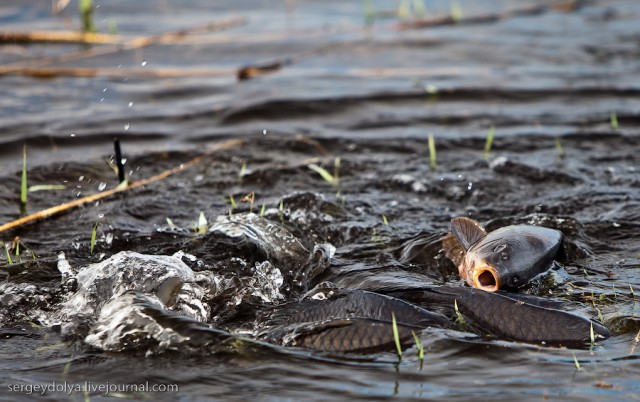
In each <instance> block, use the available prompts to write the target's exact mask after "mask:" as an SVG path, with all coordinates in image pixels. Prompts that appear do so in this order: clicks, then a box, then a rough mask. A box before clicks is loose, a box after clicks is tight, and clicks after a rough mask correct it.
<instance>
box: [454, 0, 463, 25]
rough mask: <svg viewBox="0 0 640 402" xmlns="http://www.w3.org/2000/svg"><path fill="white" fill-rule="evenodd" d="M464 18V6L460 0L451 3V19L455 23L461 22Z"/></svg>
mask: <svg viewBox="0 0 640 402" xmlns="http://www.w3.org/2000/svg"><path fill="white" fill-rule="evenodd" d="M462 18H463V13H462V6H461V5H460V2H459V1H458V0H452V1H451V19H452V20H453V22H460V21H461V20H462Z"/></svg>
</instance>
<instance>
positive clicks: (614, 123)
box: [609, 112, 618, 130]
mask: <svg viewBox="0 0 640 402" xmlns="http://www.w3.org/2000/svg"><path fill="white" fill-rule="evenodd" d="M609 124H611V128H612V129H614V130H617V129H618V115H616V112H611V117H610V118H609Z"/></svg>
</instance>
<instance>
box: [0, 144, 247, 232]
mask: <svg viewBox="0 0 640 402" xmlns="http://www.w3.org/2000/svg"><path fill="white" fill-rule="evenodd" d="M244 143H245V141H244V140H228V141H225V142H222V143H219V144H216V145H215V146H213V147H212V148H210V149H208V150H207V151H206V152H204V153H202V154H200V155H198V156H196V157H195V158H193V159H191V160H190V161H188V162H186V163H181V164H180V165H178V166H176V167H174V168H172V169H169V170H165V171H164V172H162V173H160V174H157V175H155V176H151V177H149V178H146V179H142V180H138V181H135V182H133V183H131V184H129V185H128V186H126V187H124V186H122V187H116V188H114V189H111V190H108V191H103V192H101V193H97V194H93V195H89V196H87V197H83V198H78V199H76V200H73V201H71V202H66V203H64V204H60V205H56V206H54V207H51V208H47V209H45V210H42V211H39V212H36V213H33V214H31V215H27V216H25V217H22V218H20V219H16V220H14V221H11V222H8V223H5V224H4V225H1V226H0V232H4V231H7V230H10V229H15V228H17V227H20V226H24V225H26V224H29V223H33V222H36V221H39V220H42V219H46V218H49V217H51V216H53V215H57V214H59V213H62V212H65V211H68V210H70V209H73V208H76V207H79V206H81V205H85V204H88V203H91V202H94V201H97V200H100V199H103V198H106V197H109V196H112V195H114V194H118V193H122V192H125V191H128V190H132V189H134V188H137V187H141V186H145V185H147V184H151V183H153V182H156V181H159V180H162V179H165V178H167V177H169V176H171V175H172V174H175V173H178V172H181V171H183V170H185V169H188V168H190V167H192V166H194V165H197V164H198V163H200V162H201V161H202V160H203V159H204V158H205V157H207V156H209V155H211V154H213V153H215V152H218V151H222V150H226V149H230V148H235V147H238V146H241V145H242V144H244Z"/></svg>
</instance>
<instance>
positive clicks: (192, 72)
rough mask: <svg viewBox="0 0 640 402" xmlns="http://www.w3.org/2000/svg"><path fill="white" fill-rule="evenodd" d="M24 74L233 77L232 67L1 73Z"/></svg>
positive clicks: (37, 69) (39, 69) (51, 69)
mask: <svg viewBox="0 0 640 402" xmlns="http://www.w3.org/2000/svg"><path fill="white" fill-rule="evenodd" d="M9 73H11V74H16V75H25V76H30V77H36V78H56V77H112V78H119V77H140V78H177V77H180V78H182V77H233V76H234V75H235V74H236V70H235V69H233V68H226V69H225V68H218V69H217V68H145V69H141V68H111V67H35V68H30V67H28V68H24V69H22V70H19V71H13V72H9V71H5V70H3V69H2V67H0V75H2V74H9Z"/></svg>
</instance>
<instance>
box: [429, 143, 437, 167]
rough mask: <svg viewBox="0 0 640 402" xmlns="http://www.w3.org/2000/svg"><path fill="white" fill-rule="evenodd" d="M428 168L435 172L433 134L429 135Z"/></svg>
mask: <svg viewBox="0 0 640 402" xmlns="http://www.w3.org/2000/svg"><path fill="white" fill-rule="evenodd" d="M429 166H430V167H431V170H436V142H435V140H434V139H433V134H429Z"/></svg>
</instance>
